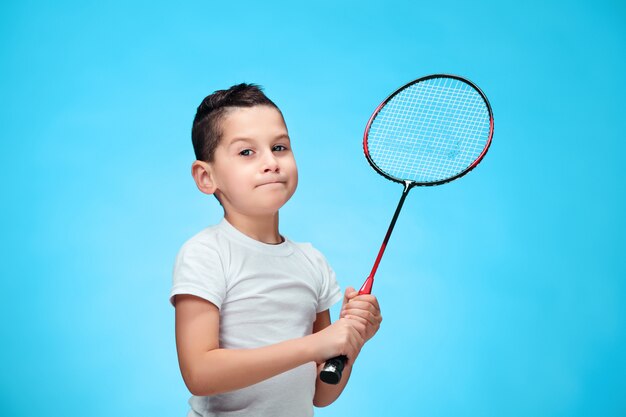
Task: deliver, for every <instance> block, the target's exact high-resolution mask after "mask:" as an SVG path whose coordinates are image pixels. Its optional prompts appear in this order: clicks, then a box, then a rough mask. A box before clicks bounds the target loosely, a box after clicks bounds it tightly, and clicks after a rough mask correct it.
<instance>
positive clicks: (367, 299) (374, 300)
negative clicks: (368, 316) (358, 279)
mask: <svg viewBox="0 0 626 417" xmlns="http://www.w3.org/2000/svg"><path fill="white" fill-rule="evenodd" d="M352 301H353V302H356V301H362V302H366V303H369V304H371V305H372V306H373V307H374V308H375V309H376V310H380V305H379V304H378V299H377V298H376V297H375V296H374V295H371V294H360V295H357V296H356V297H354V298H353V299H352Z"/></svg>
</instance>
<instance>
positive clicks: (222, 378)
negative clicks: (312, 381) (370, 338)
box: [176, 295, 367, 396]
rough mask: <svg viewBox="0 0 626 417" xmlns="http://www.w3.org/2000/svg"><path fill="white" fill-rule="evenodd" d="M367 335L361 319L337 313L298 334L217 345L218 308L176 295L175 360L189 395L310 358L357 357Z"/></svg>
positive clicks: (237, 384) (243, 383) (243, 382)
mask: <svg viewBox="0 0 626 417" xmlns="http://www.w3.org/2000/svg"><path fill="white" fill-rule="evenodd" d="M366 335H367V333H366V326H365V325H364V324H363V323H362V322H360V321H359V320H353V319H349V318H342V319H340V320H338V321H337V322H336V323H333V324H332V325H330V326H327V327H325V328H324V329H323V330H320V331H318V332H317V333H314V334H311V335H309V336H305V337H302V338H299V339H292V340H288V341H285V342H281V343H278V344H275V345H271V346H266V347H261V348H256V349H221V348H220V347H219V310H218V308H217V307H216V306H215V305H214V304H212V303H210V302H209V301H206V300H203V299H201V298H198V297H195V296H192V295H177V296H176V346H177V349H178V361H179V364H180V369H181V372H182V375H183V379H184V381H185V384H186V385H187V388H188V389H189V391H190V392H191V393H192V394H194V395H202V396H204V395H215V394H219V393H223V392H227V391H232V390H236V389H240V388H244V387H247V386H249V385H252V384H255V383H257V382H261V381H263V380H266V379H268V378H270V377H272V376H275V375H278V374H280V373H283V372H285V371H287V370H290V369H293V368H295V367H297V366H300V365H302V364H305V363H308V362H312V361H315V362H316V363H321V362H324V361H325V360H326V359H328V358H332V357H335V356H338V355H346V356H348V357H356V355H357V354H358V351H359V350H360V349H361V346H362V345H363V343H364V338H365V337H366Z"/></svg>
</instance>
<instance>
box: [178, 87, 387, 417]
mask: <svg viewBox="0 0 626 417" xmlns="http://www.w3.org/2000/svg"><path fill="white" fill-rule="evenodd" d="M192 140H193V145H194V151H195V154H196V158H197V160H196V161H195V162H194V163H193V164H192V176H193V178H194V180H195V182H196V185H197V186H198V189H199V190H200V191H202V192H203V193H206V194H213V195H214V196H215V197H216V198H217V199H218V201H219V202H220V204H221V205H222V207H223V209H224V218H223V219H222V221H221V222H220V223H219V224H218V225H216V226H213V227H209V228H207V229H205V230H203V231H202V232H200V233H199V234H197V235H196V236H194V237H192V238H191V239H190V240H189V241H187V242H186V243H185V244H184V245H183V247H182V248H181V250H180V252H179V254H178V257H177V259H176V264H175V267H174V283H173V287H172V292H171V298H170V300H171V302H172V304H174V306H175V307H176V346H177V350H178V359H179V364H180V368H181V373H182V376H183V379H184V381H185V384H186V385H187V387H188V388H189V391H190V392H191V393H192V394H193V396H192V397H191V399H190V400H189V403H190V405H191V411H190V412H189V416H255V417H262V416H267V417H270V416H271V417H280V416H285V417H287V416H288V417H299V416H311V415H313V405H315V406H318V407H323V406H326V405H328V404H330V403H332V402H333V401H334V400H335V399H336V398H337V397H338V396H339V394H340V393H341V391H342V390H343V388H344V386H345V384H346V382H347V380H348V378H349V376H350V371H351V367H352V365H353V363H354V360H355V359H356V357H357V356H358V354H359V352H360V350H361V348H362V346H363V344H364V343H365V342H366V341H367V340H369V339H370V338H371V337H372V336H373V335H374V334H375V333H376V331H377V330H378V328H379V326H380V322H381V320H382V318H381V315H380V309H379V307H378V302H377V300H376V298H375V297H374V296H372V295H357V292H356V291H354V289H353V288H348V289H347V290H346V293H345V297H344V305H343V308H342V312H341V314H340V319H339V320H338V321H336V322H335V323H333V324H331V322H330V315H329V312H328V309H329V308H330V307H331V306H332V305H333V304H334V303H335V302H337V301H338V300H339V299H340V298H341V293H340V291H339V287H338V285H337V282H336V280H335V275H334V273H333V271H332V269H331V268H330V267H329V266H328V264H327V263H326V260H325V259H324V257H323V256H322V255H321V254H320V253H319V252H318V251H317V250H315V249H314V248H313V247H312V246H311V245H309V244H300V243H295V242H292V241H290V240H289V239H287V238H285V237H283V236H282V235H281V234H280V233H279V230H278V210H279V209H280V208H281V207H282V206H283V205H284V204H285V203H286V202H287V201H288V200H289V198H291V196H292V195H293V193H294V192H295V190H296V186H297V183H298V172H297V168H296V163H295V159H294V156H293V153H292V150H291V142H290V138H289V134H288V132H287V127H286V126H285V122H284V119H283V116H282V113H281V112H280V110H279V109H278V107H277V106H276V105H275V104H274V103H273V102H272V101H271V100H269V99H268V98H267V97H266V96H265V95H264V94H263V92H262V91H261V90H260V88H258V87H257V86H255V85H250V84H240V85H236V86H233V87H231V88H230V89H228V90H220V91H216V92H215V93H213V94H212V95H210V96H208V97H206V98H205V99H204V100H203V102H202V104H201V105H200V106H199V107H198V111H197V113H196V117H195V119H194V123H193V128H192ZM338 355H346V356H347V357H348V358H349V359H348V363H347V364H346V368H345V369H344V373H343V378H342V381H341V382H340V383H339V384H338V385H328V384H324V383H323V382H321V381H320V380H319V377H318V374H319V370H318V369H317V368H318V367H319V366H321V365H323V363H324V362H325V361H326V360H327V359H329V358H332V357H335V356H338ZM315 364H317V365H318V366H316V365H315Z"/></svg>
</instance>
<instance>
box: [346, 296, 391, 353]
mask: <svg viewBox="0 0 626 417" xmlns="http://www.w3.org/2000/svg"><path fill="white" fill-rule="evenodd" d="M339 317H340V318H347V319H350V320H353V321H358V322H360V323H362V324H363V325H364V326H365V332H364V333H361V335H362V337H363V339H364V340H365V342H367V341H368V340H370V339H371V338H372V337H373V336H374V335H375V334H376V332H377V331H378V329H379V328H380V323H381V322H382V321H383V316H382V315H381V314H380V306H379V305H378V300H377V299H376V297H375V296H373V295H371V294H362V295H359V293H358V291H356V290H355V289H354V288H352V287H348V288H346V293H345V296H344V299H343V306H342V307H341V313H340V314H339Z"/></svg>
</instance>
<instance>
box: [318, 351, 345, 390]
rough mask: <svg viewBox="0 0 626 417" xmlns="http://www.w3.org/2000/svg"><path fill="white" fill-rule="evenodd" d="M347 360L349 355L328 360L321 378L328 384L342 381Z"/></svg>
mask: <svg viewBox="0 0 626 417" xmlns="http://www.w3.org/2000/svg"><path fill="white" fill-rule="evenodd" d="M347 360H348V357H347V356H345V355H341V356H337V357H335V358H332V359H329V360H327V361H326V363H325V364H324V368H322V371H321V372H320V379H321V380H322V381H323V382H326V383H327V384H333V385H336V384H338V383H339V381H341V374H342V373H343V368H344V366H346V361H347Z"/></svg>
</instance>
